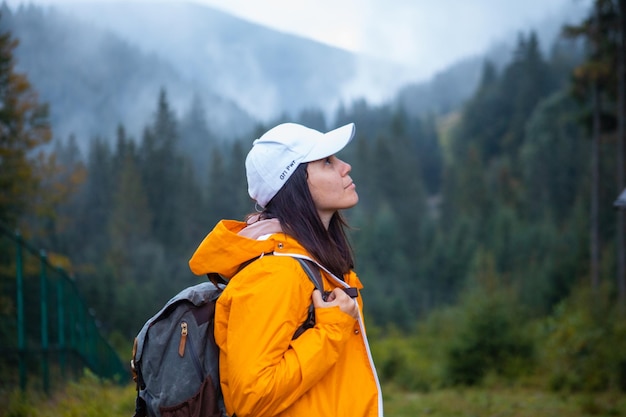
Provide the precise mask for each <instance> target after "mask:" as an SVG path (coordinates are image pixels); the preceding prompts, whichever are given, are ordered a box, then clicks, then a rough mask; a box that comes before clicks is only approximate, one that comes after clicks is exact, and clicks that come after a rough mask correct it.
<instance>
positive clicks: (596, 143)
mask: <svg viewBox="0 0 626 417" xmlns="http://www.w3.org/2000/svg"><path fill="white" fill-rule="evenodd" d="M591 88H592V93H591V94H592V108H593V132H592V138H591V219H590V227H591V230H590V251H591V287H592V288H593V289H597V288H598V285H599V283H600V235H599V230H598V212H599V194H600V92H599V88H598V83H597V81H595V80H594V81H593V85H592V87H591Z"/></svg>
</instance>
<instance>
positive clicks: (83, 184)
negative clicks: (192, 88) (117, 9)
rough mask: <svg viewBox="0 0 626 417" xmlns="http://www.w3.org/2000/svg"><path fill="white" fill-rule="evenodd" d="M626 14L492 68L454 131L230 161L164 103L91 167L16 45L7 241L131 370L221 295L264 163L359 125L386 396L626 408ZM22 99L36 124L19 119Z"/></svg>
mask: <svg viewBox="0 0 626 417" xmlns="http://www.w3.org/2000/svg"><path fill="white" fill-rule="evenodd" d="M625 3H626V2H624V1H618V0H596V1H595V2H594V7H593V8H592V9H590V11H589V15H588V16H587V17H586V18H585V19H584V20H583V21H581V22H579V24H577V25H573V26H568V27H564V28H563V34H562V36H561V38H560V39H559V40H558V41H557V42H555V44H553V45H547V46H546V45H540V44H539V41H538V38H537V36H536V35H535V34H534V33H533V32H528V33H521V34H520V35H519V38H518V42H517V45H516V48H515V50H514V53H513V54H512V56H511V58H510V60H509V62H508V63H507V64H506V65H505V66H504V67H501V68H500V67H498V66H496V65H494V64H493V63H491V62H489V61H486V62H485V63H484V66H483V70H482V75H481V79H480V83H479V86H478V88H477V89H476V91H475V92H474V94H473V95H472V96H471V97H470V99H469V100H467V101H466V102H465V103H464V104H463V105H462V106H460V107H458V108H456V109H454V110H453V111H450V112H446V113H432V114H423V113H421V114H412V113H411V112H410V110H407V109H406V108H404V107H403V106H402V105H400V104H399V102H397V101H393V100H392V101H390V102H389V103H387V104H383V105H375V106H374V105H371V104H369V103H368V102H367V101H365V100H356V101H354V102H352V103H349V104H346V105H343V106H341V107H340V108H339V109H338V110H337V111H336V112H335V114H334V115H332V117H328V116H325V114H324V112H323V111H322V110H316V109H311V110H308V111H305V112H301V113H299V114H297V115H292V116H287V115H285V116H281V117H280V118H277V119H276V120H274V121H273V122H272V123H267V124H266V125H261V124H259V125H258V126H257V127H256V128H255V129H254V130H253V131H251V132H249V134H247V135H243V136H241V137H240V138H238V139H236V140H221V139H220V135H219V132H213V131H212V128H211V126H210V125H209V124H208V122H207V120H206V118H205V117H204V109H203V105H202V103H201V102H197V103H196V104H195V105H194V106H192V107H191V110H190V111H189V112H188V113H186V114H177V113H176V112H174V111H173V110H172V106H171V104H170V102H169V101H168V94H170V93H171V92H169V91H167V90H166V89H162V90H161V92H160V94H159V95H158V96H157V97H154V112H153V116H152V117H151V118H150V119H149V120H145V123H144V126H145V127H144V129H143V131H142V133H141V135H140V136H139V137H132V136H130V135H129V134H128V133H127V131H126V129H125V127H124V126H123V125H119V126H117V133H116V136H115V137H114V138H107V137H94V138H92V139H91V140H90V143H89V146H88V148H87V149H86V151H85V149H81V148H80V147H79V145H78V139H77V138H76V137H73V136H70V137H68V138H56V139H55V140H54V141H52V140H51V139H50V135H51V132H50V131H47V130H46V124H45V117H46V109H45V106H42V105H41V104H39V103H37V102H36V101H32V100H33V97H32V96H31V95H30V93H29V92H28V89H27V88H26V87H25V86H26V84H27V80H26V79H22V78H20V79H16V77H15V76H14V75H12V73H11V70H12V68H13V67H12V65H13V64H12V58H11V53H12V50H13V43H12V42H13V41H12V40H11V39H12V38H11V37H10V34H9V35H4V37H2V38H0V53H1V56H0V94H1V95H2V100H1V102H2V104H3V109H2V111H1V112H0V124H1V125H2V126H3V129H2V132H1V135H2V136H1V137H0V152H2V153H1V154H0V155H1V158H0V167H1V169H2V172H1V174H0V181H1V182H2V196H1V198H0V220H2V222H4V223H7V224H10V225H11V226H19V227H20V228H21V229H22V230H24V232H25V234H27V235H28V237H29V238H30V239H33V240H34V241H36V242H37V244H38V245H39V246H41V247H45V248H47V249H49V251H50V252H51V253H53V254H54V255H55V257H56V258H55V259H57V260H58V262H59V264H60V265H61V266H63V267H64V268H66V269H67V270H68V271H70V272H71V273H72V274H73V276H74V277H75V279H76V282H77V285H78V286H79V288H80V289H81V291H82V292H83V294H84V295H85V297H86V298H87V300H88V302H89V304H90V306H91V307H92V308H93V311H94V314H95V316H96V317H98V319H99V320H100V322H101V328H102V331H103V332H104V333H106V334H107V335H108V336H109V337H110V339H111V340H112V342H113V343H114V344H115V345H116V346H117V347H119V349H120V351H121V352H122V353H123V352H124V349H129V346H130V344H131V343H132V339H133V337H134V336H135V334H136V333H137V331H138V330H139V329H140V327H141V325H142V324H143V323H144V322H145V320H146V319H147V318H148V317H150V316H151V315H152V314H153V313H154V312H155V311H157V310H158V309H159V308H160V306H162V305H163V303H164V302H165V301H167V300H168V299H169V298H170V297H171V296H172V295H173V294H175V293H176V292H178V291H179V290H180V289H182V288H183V287H185V286H188V285H191V284H193V283H196V282H198V281H199V280H201V279H203V277H194V276H193V275H192V274H191V272H190V271H189V269H188V267H187V261H188V259H189V258H190V256H191V254H192V252H193V251H194V249H195V248H196V246H197V244H198V243H199V242H200V241H201V239H202V238H203V237H204V236H205V234H206V233H208V232H209V231H210V230H211V228H212V227H213V225H214V224H215V223H216V222H217V221H218V220H219V219H221V218H235V219H242V218H243V217H244V216H245V215H246V214H248V213H250V212H252V211H254V206H253V204H252V202H251V201H250V199H249V197H248V195H247V191H246V187H247V186H246V180H245V172H244V159H245V155H246V153H247V151H248V149H249V147H250V145H251V143H252V141H253V140H254V139H255V138H256V137H258V136H259V135H260V134H261V133H262V132H264V131H265V130H267V129H268V128H269V127H271V125H274V124H276V123H279V122H282V121H295V122H299V123H303V124H305V125H308V126H310V127H313V128H316V129H319V130H329V129H332V128H334V127H337V126H340V125H343V124H345V123H348V122H354V123H355V124H356V127H357V134H356V137H355V140H354V141H353V142H352V144H351V146H349V147H347V148H346V149H345V150H344V151H342V154H341V155H340V157H341V158H342V159H344V160H346V161H348V162H349V163H350V164H351V165H352V173H351V176H352V177H353V179H354V182H355V183H356V186H357V191H358V193H359V196H360V202H359V204H358V205H357V207H355V208H353V209H351V210H349V211H348V212H346V217H347V218H348V220H349V223H350V225H351V227H352V231H351V234H350V238H351V241H352V245H353V248H354V250H355V254H356V271H357V273H358V274H359V276H360V278H361V280H362V281H363V283H364V286H365V288H364V290H363V297H364V300H365V314H366V320H367V322H368V326H369V327H368V328H369V329H370V333H371V336H370V339H372V349H373V352H374V354H375V356H376V359H377V365H378V367H379V374H380V376H381V378H382V379H383V380H384V381H394V383H396V384H397V385H399V386H402V387H404V388H407V389H412V390H425V391H428V390H430V389H434V388H437V387H440V386H446V385H456V384H479V383H481V382H484V381H485V380H486V379H488V378H492V377H495V378H497V379H499V380H500V379H501V380H505V381H534V382H533V383H536V384H539V385H541V386H543V387H546V388H552V389H557V390H589V391H594V390H607V389H617V390H626V321H625V316H624V314H625V313H626V312H625V310H626V288H625V282H626V281H625V273H624V270H625V269H624V265H625V262H626V261H625V260H624V257H625V256H626V248H625V244H624V233H625V229H624V220H623V216H624V214H623V212H622V211H621V209H619V208H616V207H615V206H614V202H615V200H616V199H617V197H618V195H619V194H620V193H621V191H622V190H623V189H624V188H625V187H626V184H625V182H624V172H625V168H624V141H625V140H626V138H625V134H624V117H625V116H626V113H625V110H624V94H625V93H626V87H625V86H624V73H625V69H624V49H625V47H624V45H625V44H626V43H625V42H624V41H625V29H624V15H625V14H626V10H625ZM545 51H549V52H545ZM25 83H26V84H25ZM20 88H21V89H22V90H20ZM25 88H26V89H25ZM20 94H21V97H22V98H19V97H20ZM15 97H18V100H25V102H27V103H29V104H30V107H28V106H26V107H24V106H15V108H12V109H11V108H9V104H10V103H12V101H11V100H12V99H14V98H15ZM25 108H26V110H24V109H25ZM24 111H27V112H28V114H20V112H24ZM16 118H19V120H20V122H18V123H14V121H15V120H17V119H16ZM4 126H6V127H7V128H6V129H5V128H4ZM198 138H200V143H202V146H201V147H198V145H197V144H198V143H199V140H198ZM203 138H204V139H203ZM44 144H47V145H46V146H43V145H44ZM42 148H45V150H46V152H45V154H44V155H45V156H42V157H38V158H34V157H32V156H33V155H35V154H37V153H38V152H37V151H38V150H40V149H42ZM0 314H1V311H0Z"/></svg>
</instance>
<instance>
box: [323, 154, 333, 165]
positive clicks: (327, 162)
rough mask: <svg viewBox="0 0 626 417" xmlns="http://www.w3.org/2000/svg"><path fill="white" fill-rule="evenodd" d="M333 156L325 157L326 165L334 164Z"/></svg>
mask: <svg viewBox="0 0 626 417" xmlns="http://www.w3.org/2000/svg"><path fill="white" fill-rule="evenodd" d="M331 158H332V157H330V156H329V157H326V159H324V164H325V165H330V164H332V160H331Z"/></svg>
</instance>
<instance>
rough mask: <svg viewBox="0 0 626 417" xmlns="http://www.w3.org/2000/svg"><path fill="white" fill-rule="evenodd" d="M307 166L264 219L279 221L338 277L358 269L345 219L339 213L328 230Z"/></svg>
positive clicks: (273, 202) (299, 170) (297, 172)
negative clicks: (311, 184)
mask: <svg viewBox="0 0 626 417" xmlns="http://www.w3.org/2000/svg"><path fill="white" fill-rule="evenodd" d="M307 165H308V164H306V163H303V164H300V165H299V166H298V168H297V169H296V170H295V171H294V173H293V174H292V175H291V177H290V178H289V179H288V180H287V182H286V183H285V185H283V187H282V188H281V189H280V191H279V192H278V193H277V194H276V195H275V196H274V197H273V198H272V200H271V201H270V202H269V203H268V204H267V206H266V207H265V209H264V210H263V212H262V213H261V218H262V219H270V218H275V219H278V221H280V224H281V227H282V228H283V231H284V232H285V233H287V234H288V235H291V236H293V237H294V238H295V239H296V240H297V241H298V242H300V244H301V245H302V246H304V248H305V249H306V250H307V251H308V252H309V253H310V254H311V255H313V257H314V258H316V260H317V261H319V262H320V263H321V264H322V265H324V266H325V267H326V268H328V270H329V271H331V272H332V273H333V274H335V275H336V276H337V277H340V278H341V277H343V275H344V274H345V273H347V272H349V271H350V270H351V269H353V268H354V257H353V254H352V248H351V247H350V243H349V242H348V238H347V236H346V232H345V229H346V228H347V227H348V224H347V223H346V221H345V219H344V218H343V216H342V215H341V213H339V212H338V211H337V212H335V214H334V215H333V217H332V218H331V220H330V224H329V226H328V230H326V228H325V227H324V224H323V223H322V220H321V219H320V217H319V214H318V213H317V210H316V209H315V203H314V202H313V197H312V196H311V192H310V191H309V185H308V183H307V178H308V174H307Z"/></svg>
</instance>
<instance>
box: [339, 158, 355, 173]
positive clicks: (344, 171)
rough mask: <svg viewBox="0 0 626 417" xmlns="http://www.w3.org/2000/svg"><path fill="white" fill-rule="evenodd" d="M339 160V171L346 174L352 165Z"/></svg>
mask: <svg viewBox="0 0 626 417" xmlns="http://www.w3.org/2000/svg"><path fill="white" fill-rule="evenodd" d="M339 161H341V168H342V169H341V173H342V174H343V175H347V174H348V173H349V172H350V171H352V165H350V164H349V163H347V162H346V161H343V160H341V159H340V160H339Z"/></svg>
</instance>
